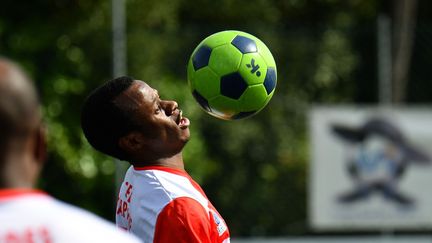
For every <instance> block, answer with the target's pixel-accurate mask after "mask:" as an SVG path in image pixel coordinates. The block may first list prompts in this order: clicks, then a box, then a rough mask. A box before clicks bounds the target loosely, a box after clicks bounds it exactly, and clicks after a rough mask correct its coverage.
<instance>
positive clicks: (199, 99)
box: [192, 90, 211, 112]
mask: <svg viewBox="0 0 432 243" xmlns="http://www.w3.org/2000/svg"><path fill="white" fill-rule="evenodd" d="M192 95H193V97H194V98H195V100H196V101H197V102H198V103H199V104H200V105H201V107H202V108H204V110H206V111H208V112H211V108H210V105H209V103H208V101H207V99H206V98H204V97H203V96H202V95H200V93H198V92H197V91H196V90H194V91H192Z"/></svg>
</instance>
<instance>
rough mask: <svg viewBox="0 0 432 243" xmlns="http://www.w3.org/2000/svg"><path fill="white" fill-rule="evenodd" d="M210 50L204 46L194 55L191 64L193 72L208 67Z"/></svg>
mask: <svg viewBox="0 0 432 243" xmlns="http://www.w3.org/2000/svg"><path fill="white" fill-rule="evenodd" d="M211 52H212V49H211V48H210V47H208V46H206V45H203V46H201V47H200V48H199V49H198V50H197V51H196V53H195V55H194V57H193V59H192V63H193V66H194V69H195V71H196V70H198V69H200V68H203V67H205V66H207V65H208V63H209V60H210V55H211Z"/></svg>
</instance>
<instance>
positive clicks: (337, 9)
mask: <svg viewBox="0 0 432 243" xmlns="http://www.w3.org/2000/svg"><path fill="white" fill-rule="evenodd" d="M126 3H127V38H128V40H127V52H128V70H129V71H128V74H129V75H130V76H133V77H135V78H137V79H142V80H144V81H146V82H148V83H149V84H150V85H151V86H154V87H155V88H157V89H159V90H160V93H161V95H162V97H164V98H169V99H175V100H177V101H178V103H179V104H180V106H182V109H183V110H184V113H185V115H186V116H187V117H189V118H190V120H191V133H192V139H191V141H190V142H189V144H188V145H187V147H186V149H185V152H184V155H185V161H186V168H187V170H188V171H189V172H190V174H191V175H192V177H194V178H195V179H196V180H197V181H198V182H199V183H200V184H201V185H202V187H203V188H204V190H205V191H206V192H207V195H208V197H209V198H210V200H211V201H212V202H213V203H214V204H215V206H216V207H217V208H218V210H219V211H220V212H221V214H222V215H223V216H224V218H225V220H226V221H227V223H228V225H229V227H230V231H231V233H232V235H233V236H234V237H236V236H256V235H259V236H266V235H272V236H281V235H303V234H309V233H311V231H310V229H309V227H308V223H307V200H308V199H307V186H308V185H307V181H308V160H309V137H308V126H307V124H308V123H307V112H308V109H309V107H310V106H311V105H313V104H316V103H319V104H323V103H324V104H341V103H356V104H374V103H377V101H378V97H377V94H378V90H377V86H378V84H377V82H378V81H377V68H376V66H377V61H376V59H377V58H376V56H377V54H376V53H377V47H376V19H377V16H378V14H379V13H386V14H388V15H389V16H392V11H393V10H392V8H393V3H392V1H384V0H381V1H379V0H377V1H373V0H369V1H360V0H347V1H344V0H309V1H300V0H275V1H264V0H249V1H247V2H246V1H236V0H221V1H210V0H200V1H185V0H158V1H141V0H128V1H127V2H126ZM418 4H419V7H418V9H419V10H418V21H417V27H416V29H415V33H416V41H415V45H414V49H413V61H412V64H411V72H410V74H409V80H410V83H409V84H408V88H407V90H406V93H407V102H408V103H428V102H430V101H431V100H432V95H431V94H430V92H429V90H431V88H432V80H431V75H430V72H429V68H428V67H429V66H430V63H431V61H430V58H429V57H430V56H431V55H430V54H431V52H432V48H431V46H432V45H431V43H432V34H431V33H432V29H431V28H432V25H431V23H430V21H431V18H430V16H432V14H431V12H432V8H431V4H432V3H431V2H430V1H426V0H422V1H419V3H418ZM227 29H237V30H242V31H245V32H249V33H251V34H253V35H255V36H257V37H259V38H260V39H261V40H263V41H264V42H265V43H266V44H267V45H268V47H269V48H270V50H271V51H272V53H273V55H274V57H275V59H276V63H277V67H278V85H277V90H276V92H275V95H274V97H273V99H272V100H271V101H270V103H269V104H268V106H267V107H266V108H265V109H264V110H262V111H261V112H260V113H259V114H258V115H256V116H254V117H253V118H250V119H245V120H240V121H230V122H227V121H222V120H218V119H216V118H213V117H210V116H208V115H207V114H205V113H204V112H203V111H202V110H201V109H200V108H199V107H198V105H197V104H196V103H195V101H194V100H193V97H192V95H191V94H190V92H189V89H188V87H187V80H186V64H187V61H188V59H189V55H190V54H191V53H192V51H193V49H194V48H195V46H196V45H197V44H198V43H199V42H200V41H201V40H202V39H204V38H205V37H206V36H208V35H210V34H212V33H214V32H218V31H221V30H227ZM111 48H112V40H111V4H110V1H103V0H94V1H86V0H55V1H49V0H37V1H22V0H4V1H2V4H1V7H0V54H1V55H4V56H7V57H9V58H12V59H15V60H17V61H19V62H20V63H21V64H22V65H24V67H25V68H26V70H28V71H29V72H30V74H31V76H32V77H33V78H34V79H35V81H36V84H37V87H38V89H39V91H40V93H41V96H42V102H43V111H44V116H45V122H46V124H47V128H48V131H49V158H48V161H47V163H46V166H45V169H44V171H43V177H42V178H41V179H40V183H39V186H40V188H42V189H44V190H46V191H47V192H49V193H50V194H52V195H53V196H55V197H57V198H60V199H61V200H64V201H67V202H70V203H73V204H75V205H78V206H81V207H84V208H86V209H88V210H91V211H93V212H95V213H97V214H99V215H101V216H103V217H105V218H107V219H110V220H113V218H114V207H115V206H114V205H115V201H116V195H115V190H116V188H115V180H114V173H115V165H114V162H113V159H112V158H109V157H106V156H104V155H102V154H100V153H97V152H96V151H94V150H93V149H92V148H91V147H90V146H89V145H88V143H87V142H86V141H85V139H84V137H83V135H82V132H81V129H80V126H79V116H80V109H81V105H82V102H83V100H84V98H85V96H86V95H87V94H88V93H89V92H90V90H92V89H94V88H95V87H97V86H98V85H100V84H101V83H103V82H104V81H106V80H109V79H111V78H112V60H111V59H112V53H111Z"/></svg>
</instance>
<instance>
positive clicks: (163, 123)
mask: <svg viewBox="0 0 432 243" xmlns="http://www.w3.org/2000/svg"><path fill="white" fill-rule="evenodd" d="M115 103H116V104H117V105H118V106H119V107H121V108H122V109H124V110H126V111H131V118H132V120H133V122H134V123H135V124H136V125H137V127H138V128H137V130H138V131H139V132H141V133H142V134H143V135H144V136H145V137H146V139H148V140H149V141H150V142H148V144H147V147H148V148H149V149H151V150H153V151H154V152H155V153H158V154H159V155H172V154H175V153H178V152H180V151H181V149H182V148H183V146H184V145H185V144H186V142H187V141H188V140H189V136H190V132H189V120H188V119H187V118H185V117H182V114H181V110H180V109H178V104H177V102H175V101H169V100H161V99H160V97H159V94H158V91H157V90H155V89H153V88H152V87H150V86H149V85H147V84H146V83H144V82H142V81H139V80H135V81H134V83H133V84H132V85H131V86H130V87H129V88H128V89H127V90H126V91H125V92H123V93H122V94H121V95H120V96H119V97H117V98H116V100H115Z"/></svg>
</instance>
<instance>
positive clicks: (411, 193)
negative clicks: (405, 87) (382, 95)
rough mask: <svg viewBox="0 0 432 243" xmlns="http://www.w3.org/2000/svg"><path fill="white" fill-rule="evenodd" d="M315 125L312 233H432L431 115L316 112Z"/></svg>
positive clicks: (340, 110)
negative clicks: (424, 230) (378, 231)
mask: <svg viewBox="0 0 432 243" xmlns="http://www.w3.org/2000/svg"><path fill="white" fill-rule="evenodd" d="M309 122H310V123H309V124H310V136H311V161H310V162H311V163H310V183H309V184H310V188H309V189H310V190H309V221H310V224H311V226H312V228H313V229H315V230H344V229H346V230H353V229H359V230H385V229H415V230H421V229H431V228H432V162H431V161H432V109H421V108H396V109H378V108H356V107H348V106H335V107H316V108H313V109H312V110H311V113H310V115H309Z"/></svg>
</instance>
